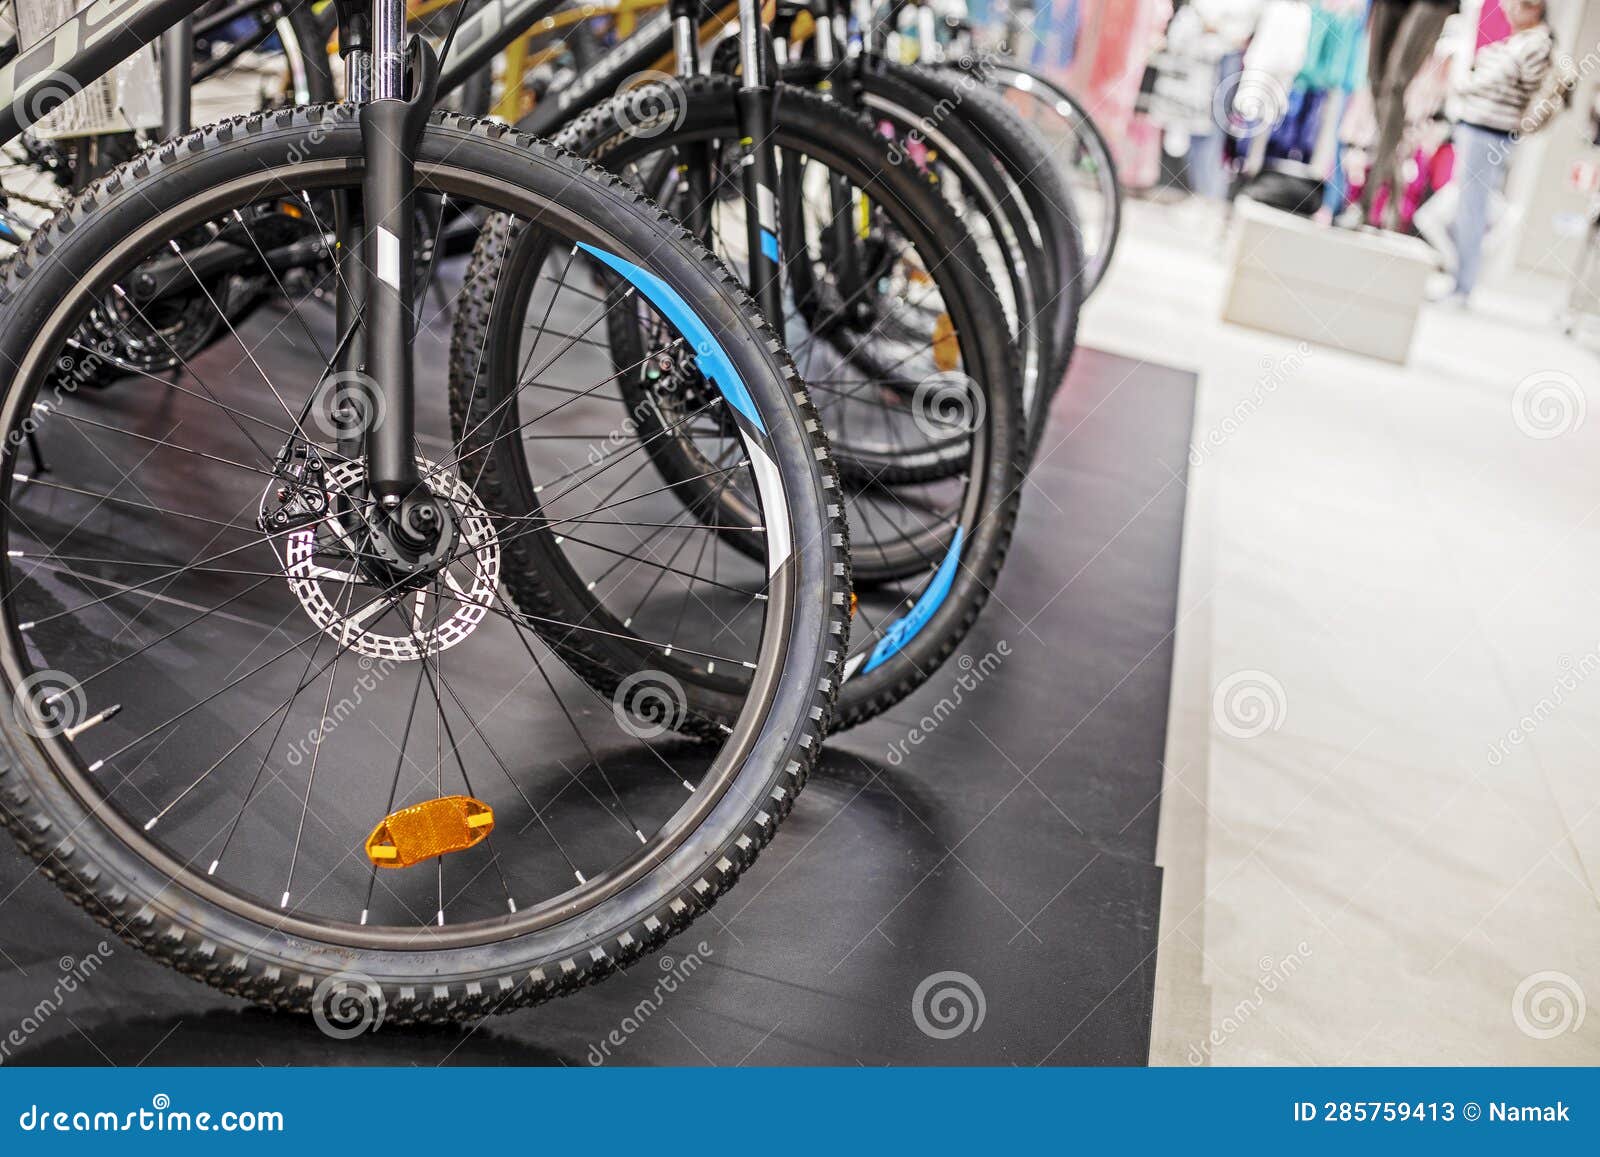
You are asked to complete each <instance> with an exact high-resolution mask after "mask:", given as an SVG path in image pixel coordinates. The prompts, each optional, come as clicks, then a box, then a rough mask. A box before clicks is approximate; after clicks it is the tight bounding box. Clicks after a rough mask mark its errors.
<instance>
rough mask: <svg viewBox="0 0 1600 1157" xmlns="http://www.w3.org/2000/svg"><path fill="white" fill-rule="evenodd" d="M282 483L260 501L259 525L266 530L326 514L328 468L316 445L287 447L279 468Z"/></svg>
mask: <svg viewBox="0 0 1600 1157" xmlns="http://www.w3.org/2000/svg"><path fill="white" fill-rule="evenodd" d="M279 477H280V478H281V479H282V483H281V485H279V486H278V488H277V489H276V490H274V491H272V492H271V494H270V496H269V497H268V499H267V500H266V501H265V502H263V503H262V504H261V517H260V519H259V522H260V525H261V529H262V530H264V531H266V532H267V533H268V534H274V533H277V532H279V531H284V530H293V529H295V528H296V527H301V526H308V525H310V524H311V523H313V522H320V521H321V520H322V519H324V518H326V517H327V515H328V470H327V467H326V466H324V465H323V462H322V456H321V455H320V454H318V453H317V448H316V447H315V446H308V445H306V444H305V443H304V442H301V443H298V444H296V445H295V446H294V447H293V448H291V449H290V451H289V454H288V457H287V458H286V459H285V460H284V462H283V466H282V469H281V470H280V471H279Z"/></svg>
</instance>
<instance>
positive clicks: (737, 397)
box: [578, 241, 767, 434]
mask: <svg viewBox="0 0 1600 1157" xmlns="http://www.w3.org/2000/svg"><path fill="white" fill-rule="evenodd" d="M578 248H579V249H582V250H583V251H584V252H586V253H592V254H593V255H594V256H596V257H598V258H599V259H600V260H601V261H604V262H605V263H606V264H607V265H609V266H611V268H612V269H615V270H616V271H617V272H618V273H620V274H621V275H622V276H623V277H624V278H625V279H627V281H628V282H629V283H630V284H632V285H633V286H634V288H635V289H637V290H638V291H639V292H640V293H642V294H644V295H645V297H646V298H647V299H648V300H649V302H650V304H651V305H653V306H655V307H656V308H657V309H659V310H660V311H661V312H662V313H664V314H666V316H667V320H668V321H670V322H671V323H672V324H673V325H674V326H676V327H677V329H678V332H679V333H681V334H682V335H683V336H684V337H685V338H686V339H687V340H688V341H689V342H690V344H692V345H693V346H694V350H695V355H694V361H695V365H697V366H699V367H700V372H701V373H703V374H704V375H705V376H706V377H707V378H708V379H710V380H711V381H712V382H713V383H714V384H715V385H716V387H717V389H719V390H721V391H722V396H723V397H724V398H726V399H727V400H728V404H729V405H731V406H732V407H733V408H734V409H735V410H738V411H739V413H741V414H743V415H744V416H745V417H746V418H748V419H749V420H750V424H751V425H752V426H754V427H755V428H756V429H757V430H759V431H760V432H761V433H763V434H765V433H766V432H767V427H766V424H765V423H764V422H762V420H761V415H760V414H759V413H758V412H757V411H756V404H755V401H754V399H752V398H751V397H750V391H749V390H748V389H746V388H745V384H744V379H743V378H741V377H740V376H739V372H738V371H737V370H735V369H734V368H733V362H732V361H731V360H730V359H729V358H728V355H727V354H726V353H725V352H723V349H722V343H721V342H719V341H718V340H717V339H716V338H715V337H714V336H712V333H711V328H710V327H709V326H708V325H706V323H705V322H704V321H702V320H701V319H700V315H699V314H697V313H695V311H694V310H692V309H690V308H689V304H688V302H686V301H684V300H683V298H682V297H681V296H679V294H678V291H677V290H676V289H673V288H672V286H670V285H668V284H667V283H666V282H665V281H662V280H661V278H659V277H657V276H656V275H655V274H653V273H651V272H649V271H648V270H644V269H640V268H639V267H638V266H637V265H635V264H634V263H633V262H631V261H625V260H623V259H622V258H621V257H618V256H617V255H616V254H615V253H607V252H606V251H605V250H604V249H599V248H597V247H595V246H593V245H590V244H588V243H586V242H583V241H580V242H578Z"/></svg>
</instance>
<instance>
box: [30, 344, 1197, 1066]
mask: <svg viewBox="0 0 1600 1157" xmlns="http://www.w3.org/2000/svg"><path fill="white" fill-rule="evenodd" d="M1193 398H1194V379H1193V376H1192V375H1190V374H1187V373H1182V372H1178V371H1175V370H1170V369H1164V368H1162V367H1158V366H1151V365H1148V364H1142V363H1135V362H1132V361H1128V360H1126V359H1123V358H1118V357H1113V356H1110V355H1106V354H1099V353H1096V352H1094V351H1083V352H1082V353H1080V355H1079V357H1078V359H1077V361H1076V364H1075V367H1074V370H1073V373H1072V375H1071V378H1070V380H1069V385H1068V388H1067V389H1065V390H1064V391H1063V392H1062V395H1061V397H1060V398H1059V400H1058V402H1057V404H1056V407H1055V412H1054V415H1053V422H1052V426H1051V428H1050V430H1049V432H1048V434H1047V435H1046V439H1045V450H1044V454H1043V458H1042V460H1041V462H1040V463H1039V464H1038V465H1037V467H1036V469H1035V471H1034V474H1033V477H1032V480H1031V481H1030V483H1029V493H1028V495H1027V498H1026V501H1025V505H1024V510H1023V518H1022V523H1021V525H1020V526H1019V528H1018V531H1017V536H1016V540H1015V543H1014V545H1013V547H1012V552H1011V557H1010V560H1009V562H1008V564H1007V567H1006V571H1005V573H1004V576H1003V578H1002V581H1001V583H1000V588H999V590H998V591H997V592H996V595H995V598H994V600H993V601H992V602H991V603H990V605H989V608H988V609H987V611H986V612H985V613H984V616H983V618H982V619H981V620H980V622H979V624H978V626H977V627H976V628H975V629H974V630H973V632H972V634H971V636H970V637H969V639H968V640H967V643H966V645H965V646H964V648H963V649H962V651H961V653H960V654H959V655H958V657H957V658H956V659H953V660H952V661H951V662H950V663H949V664H947V665H946V667H945V668H944V669H942V670H941V671H939V672H937V673H936V674H935V675H934V676H933V677H932V679H931V680H930V682H929V683H928V685H927V686H926V687H925V688H924V689H923V690H922V691H921V692H920V693H919V694H918V695H917V696H915V697H914V698H913V699H911V700H909V701H908V702H906V703H904V704H902V705H901V706H900V707H898V708H897V709H896V710H894V711H893V712H891V713H890V714H889V715H888V716H886V717H884V718H881V719H879V720H876V721H874V722H873V723H872V724H870V725H868V726H866V727H863V728H860V729H858V730H856V731H854V732H851V733H849V734H848V735H845V736H840V737H838V738H836V739H835V740H834V741H833V742H832V743H831V744H830V748H829V750H828V752H827V753H826V756H825V759H824V762H823V764H822V766H821V768H820V769H819V771H818V772H817V774H816V775H815V776H814V778H813V779H812V781H811V784H810V786H809V787H808V788H807V789H806V791H805V793H804V794H803V795H802V797H801V799H800V801H799V803H798V805H797V807H796V810H795V812H794V815H793V816H792V818H791V819H790V820H789V822H788V823H787V824H786V825H785V826H784V828H783V829H782V830H781V832H780V833H779V835H778V838H777V839H776V841H775V842H774V844H773V845H772V847H771V848H770V849H769V850H768V851H767V852H766V853H765V855H764V856H763V857H762V859H761V861H760V862H759V863H758V864H757V865H756V867H755V868H754V869H753V870H752V871H750V872H749V873H747V874H746V876H745V877H744V879H743V880H742V881H741V882H740V884H739V886H738V887H737V888H735V889H734V890H733V891H732V892H731V893H730V894H729V895H728V896H727V897H726V898H725V899H724V900H723V901H722V902H721V903H720V904H719V905H718V906H717V907H716V908H715V909H714V910H713V912H712V913H711V914H710V916H708V917H706V918H703V919H702V920H701V921H700V922H698V923H697V924H696V925H695V926H694V928H693V929H691V931H690V932H689V933H686V934H685V935H683V936H680V937H679V938H678V939H676V940H674V941H673V942H672V943H670V944H669V945H668V946H667V948H666V950H665V952H664V953H662V954H660V955H658V956H656V957H651V958H648V959H646V960H645V961H643V962H641V963H639V964H637V965H635V966H634V968H633V969H632V970H630V972H629V973H628V974H626V975H623V976H618V977H614V978H612V979H611V980H608V981H607V982H606V983H604V984H602V985H599V986H597V987H594V988H591V989H587V990H585V991H583V992H581V993H579V994H577V995H576V996H573V997H570V998H568V999H565V1000H561V1001H558V1002H556V1003H555V1004H552V1005H546V1006H544V1007H542V1008H538V1009H532V1010H525V1011H521V1012H518V1013H515V1014H512V1015H509V1016H504V1017H496V1018H493V1019H491V1020H489V1021H485V1022H484V1023H482V1024H481V1025H478V1026H476V1027H472V1028H470V1029H468V1030H446V1031H436V1030H430V1031H414V1030H402V1029H392V1028H386V1029H383V1030H381V1031H379V1032H377V1033H376V1034H370V1035H366V1036H363V1037H361V1038H359V1039H358V1040H356V1041H353V1042H340V1041H334V1040H330V1039H328V1038H327V1037H325V1036H323V1035H322V1034H321V1033H320V1032H318V1030H317V1029H316V1028H315V1027H314V1026H313V1025H312V1024H311V1023H310V1022H309V1021H308V1020H300V1019H296V1018H289V1017H283V1016H278V1015H274V1014H269V1013H265V1012H261V1011H257V1010H253V1009H250V1008H248V1007H247V1006H245V1005H244V1004H242V1003H241V1002H239V1001H236V1000H233V999H231V998H228V997H226V996H223V995H221V994H220V993H216V992H214V991H213V990H211V989H209V988H206V987H203V986H201V985H198V984H196V983H194V982H192V981H189V980H187V979H185V978H183V977H181V976H179V975H177V974H175V973H173V972H170V971H168V970H166V969H165V968H163V967H161V966H159V965H157V964H155V963H153V962H152V961H149V960H147V959H146V958H144V957H143V956H142V955H140V954H139V953H138V952H136V951H134V950H133V949H131V948H127V947H124V946H123V945H122V944H121V942H120V941H117V940H115V938H113V937H110V936H109V935H108V934H107V933H105V932H104V931H103V930H102V929H100V928H99V927H98V926H97V925H95V924H93V923H92V922H91V921H90V920H89V919H88V918H87V917H85V916H84V915H83V914H82V913H80V912H79V911H77V910H76V909H75V908H73V907H72V906H71V905H70V904H69V903H68V901H67V900H66V899H65V898H64V897H63V896H62V895H61V894H60V893H59V892H57V890H56V889H55V888H54V887H53V886H52V885H51V884H49V883H48V882H47V881H45V880H43V879H42V878H41V877H40V876H38V875H37V873H35V872H33V871H32V870H31V869H32V866H31V864H30V863H28V862H25V861H24V860H23V859H22V857H21V856H20V855H19V854H17V853H16V852H15V851H14V850H13V848H12V847H11V845H10V844H9V841H7V842H6V843H5V846H4V847H3V848H0V1026H18V1027H19V1030H20V1042H21V1043H14V1042H15V1040H16V1039H17V1038H12V1040H11V1041H7V1040H6V1039H5V1038H4V1037H3V1035H0V1047H3V1048H4V1051H5V1055H4V1057H3V1059H4V1061H5V1063H11V1064H19V1063H20V1064H28V1063H35V1064H116V1065H136V1064H140V1063H143V1064H240V1065H253V1064H257V1063H260V1064H266V1065H277V1064H350V1063H382V1064H413V1063H414V1064H420V1065H435V1064H440V1063H454V1064H569V1065H584V1064H596V1063H606V1064H621V1065H641V1064H688V1065H700V1064H716V1065H734V1064H741V1063H743V1064H765V1065H773V1064H836V1065H849V1064H858V1063H859V1064H867V1065H881V1064H1026V1065H1032V1064H1040V1063H1044V1064H1141V1063H1143V1062H1144V1060H1145V1057H1146V1052H1147V1048H1148V1042H1149V1031H1150V1013H1151V993H1152V984H1153V978H1154V971H1155V948H1156V942H1157V916H1158V912H1159V901H1160V871H1159V869H1157V868H1156V867H1155V866H1154V865H1153V863H1152V859H1153V855H1154V850H1155V838H1156V824H1157V817H1158V811H1159V800H1158V793H1159V790H1160V785H1161V755H1162V750H1163V745H1164V741H1165V728H1166V717H1167V699H1168V687H1169V681H1170V674H1171V658H1172V633H1173V628H1174V615H1175V604H1176V593H1177V579H1178V555H1179V543H1180V539H1181V532H1182V519H1183V509H1184V476H1185V469H1186V454H1187V447H1188V441H1189V436H1190V420H1191V414H1192V408H1193ZM91 956H92V957H94V959H95V963H96V966H97V967H96V970H95V971H94V972H93V974H92V976H90V978H89V979H88V980H86V981H83V982H81V983H78V984H75V985H74V988H75V990H74V991H71V992H68V993H65V994H63V993H62V992H61V991H60V980H61V977H62V976H63V974H64V973H70V972H75V971H76V972H81V971H82V968H81V963H80V962H83V961H86V960H88V959H89V958H90V957H91ZM41 1002H44V1003H43V1004H41Z"/></svg>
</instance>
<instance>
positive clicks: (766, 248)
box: [761, 229, 778, 261]
mask: <svg viewBox="0 0 1600 1157" xmlns="http://www.w3.org/2000/svg"><path fill="white" fill-rule="evenodd" d="M761 252H763V253H765V254H766V255H767V256H768V257H769V258H771V259H772V260H773V261H776V260H778V239H777V237H775V236H774V235H773V234H772V233H771V232H770V231H768V230H766V229H763V230H762V231H761Z"/></svg>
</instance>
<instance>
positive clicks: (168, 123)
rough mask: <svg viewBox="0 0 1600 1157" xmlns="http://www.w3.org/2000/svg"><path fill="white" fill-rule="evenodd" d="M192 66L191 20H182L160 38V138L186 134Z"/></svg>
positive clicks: (192, 34)
mask: <svg viewBox="0 0 1600 1157" xmlns="http://www.w3.org/2000/svg"><path fill="white" fill-rule="evenodd" d="M193 66H194V17H193V16H185V17H184V18H183V19H182V20H180V21H178V22H177V23H176V24H174V25H173V26H172V27H171V28H169V29H167V30H166V31H165V32H164V33H162V34H161V136H162V138H163V139H166V140H170V139H171V138H173V137H176V136H181V135H183V134H184V133H186V132H188V131H189V127H190V125H189V122H190V121H191V120H192V119H193V117H192V116H191V115H190V113H191V109H192V94H191V93H190V76H191V74H192V72H193Z"/></svg>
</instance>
